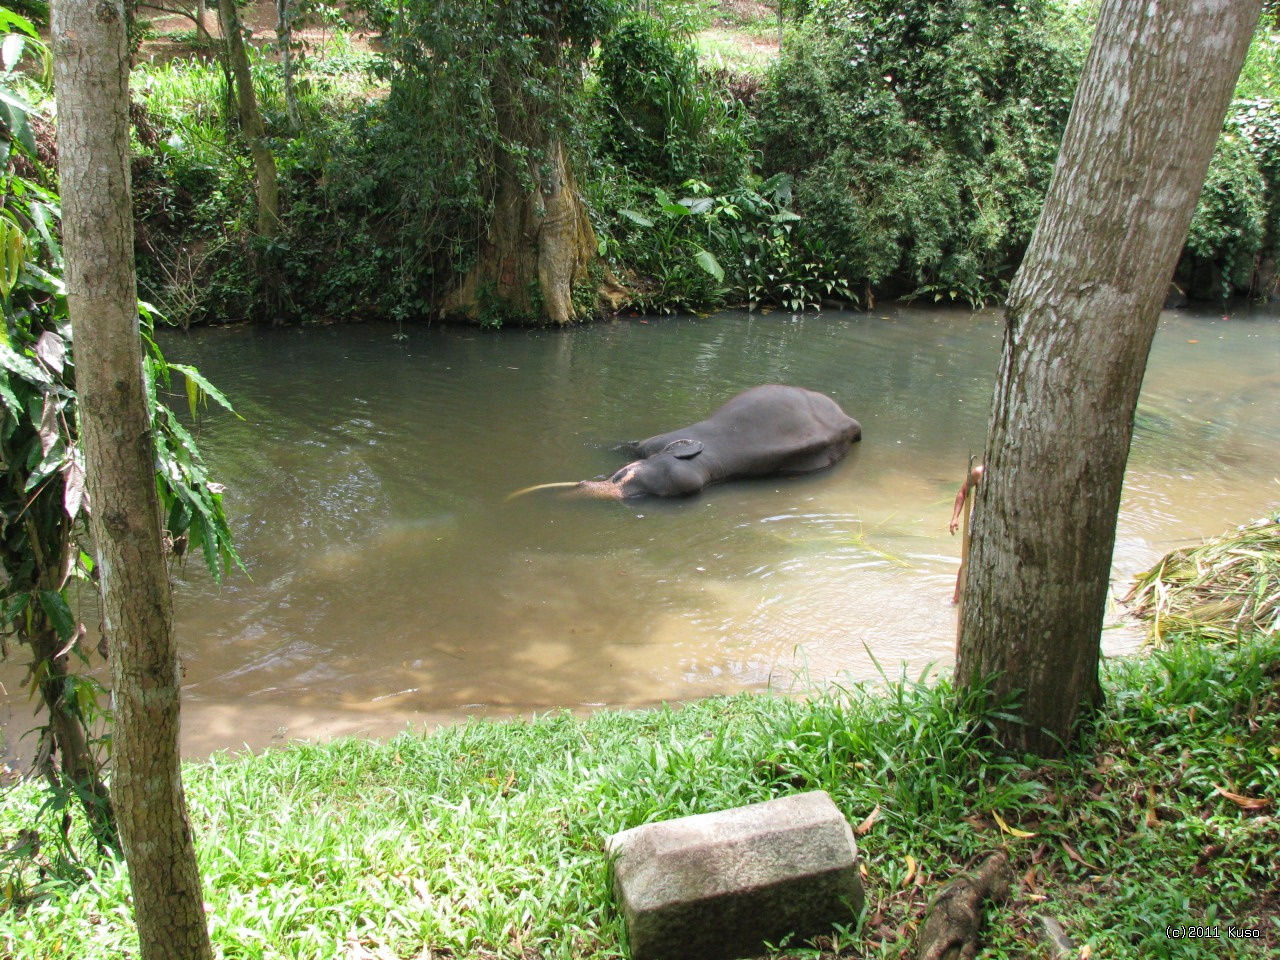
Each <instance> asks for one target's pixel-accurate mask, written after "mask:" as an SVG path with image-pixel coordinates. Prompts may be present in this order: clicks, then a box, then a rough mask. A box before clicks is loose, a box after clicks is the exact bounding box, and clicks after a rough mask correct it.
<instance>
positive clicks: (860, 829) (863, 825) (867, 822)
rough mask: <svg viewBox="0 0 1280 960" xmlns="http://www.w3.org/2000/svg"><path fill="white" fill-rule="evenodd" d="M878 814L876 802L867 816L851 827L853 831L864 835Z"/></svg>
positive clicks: (861, 835) (878, 808)
mask: <svg viewBox="0 0 1280 960" xmlns="http://www.w3.org/2000/svg"><path fill="white" fill-rule="evenodd" d="M878 816H880V804H878V803H877V804H876V808H875V809H874V810H872V811H871V812H870V813H868V814H867V818H866V819H865V820H863V821H862V822H861V823H860V824H858V825H857V826H856V827H854V828H853V832H854V833H856V834H857V835H858V836H860V837H865V836H866V835H867V831H869V830H870V829H871V825H872V824H873V823H875V822H876V818H877V817H878Z"/></svg>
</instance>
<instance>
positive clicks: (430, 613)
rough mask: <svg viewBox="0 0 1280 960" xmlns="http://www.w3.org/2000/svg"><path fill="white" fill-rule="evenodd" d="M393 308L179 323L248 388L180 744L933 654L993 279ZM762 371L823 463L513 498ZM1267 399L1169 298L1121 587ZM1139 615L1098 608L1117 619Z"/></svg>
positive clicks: (1258, 444)
mask: <svg viewBox="0 0 1280 960" xmlns="http://www.w3.org/2000/svg"><path fill="white" fill-rule="evenodd" d="M393 332H394V329H393V328H392V327H389V326H382V325H360V326H328V327H307V328H292V329H276V330H271V329H261V328H249V327H241V328H232V329H222V330H205V331H200V332H196V333H192V334H190V335H188V336H183V335H171V336H167V337H165V338H164V342H163V346H164V348H165V349H166V351H167V353H168V356H169V358H170V359H171V360H175V361H183V362H194V363H196V364H197V365H198V366H199V367H200V368H201V369H202V370H203V371H204V372H205V373H206V374H207V375H208V376H209V377H210V378H212V379H213V381H214V382H216V383H218V384H219V385H220V386H221V388H222V389H223V390H224V391H225V392H226V393H227V394H228V396H230V397H231V398H232V399H233V401H234V402H235V404H236V406H237V408H238V410H239V412H240V414H241V415H242V416H243V417H244V419H243V420H236V419H234V418H232V417H229V416H225V415H214V416H211V417H209V418H208V419H207V421H206V422H205V423H204V425H203V427H202V436H201V443H202V446H203V448H204V450H205V452H206V455H207V457H208V459H209V461H210V462H211V464H212V466H213V471H214V473H215V474H216V476H217V477H218V478H219V479H221V480H222V481H223V482H225V483H226V484H227V487H228V490H227V495H226V503H227V507H228V510H229V512H230V514H231V515H232V517H233V526H234V528H235V531H236V535H237V538H238V543H239V549H240V552H241V555H242V556H243V558H244V561H245V565H246V567H247V568H248V575H247V576H246V575H244V574H239V573H237V574H234V575H232V576H230V577H229V578H227V580H226V581H225V583H223V584H222V585H221V586H220V587H219V586H217V585H215V584H213V583H212V582H211V581H210V579H209V578H208V577H207V576H206V575H205V574H204V572H203V571H202V570H201V569H200V568H199V565H198V564H197V563H196V562H192V563H190V564H189V565H188V567H187V568H186V570H185V571H183V572H182V573H181V575H180V578H179V583H178V586H177V623H178V633H179V643H180V648H181V656H182V670H183V678H184V691H183V692H184V707H183V709H184V721H183V723H184V727H183V747H184V750H185V751H186V752H187V753H188V754H189V755H193V756H198V755H202V754H205V753H207V752H209V751H211V750H215V749H219V748H235V747H239V746H241V745H244V744H248V745H249V746H251V747H255V748H256V747H261V746H264V745H266V744H269V743H271V742H278V741H281V740H287V739H292V738H298V737H314V736H322V735H330V734H348V733H360V734H374V735H378V734H387V733H392V732H395V731H397V730H399V729H402V728H403V727H404V726H405V725H406V724H415V725H421V724H432V723H437V722H442V721H447V720H450V719H455V718H461V717H466V716H473V715H497V716H505V715H511V714H527V713H530V712H535V711H546V710H551V709H556V708H562V707H567V708H571V709H574V710H588V709H592V708H596V707H600V706H604V705H611V706H633V705H635V706H638V705H649V704H654V703H657V702H661V701H679V700H685V699H688V698H692V697H700V696H704V695H707V694H714V693H723V692H730V691H737V690H742V689H765V688H773V689H775V690H783V691H787V690H793V689H799V688H802V687H803V686H804V685H806V684H807V683H808V682H809V681H811V680H825V679H836V680H839V679H842V678H849V677H852V678H866V677H874V676H876V675H877V673H878V671H880V670H883V671H885V672H887V673H889V674H890V675H892V674H896V673H897V672H898V671H899V669H901V668H902V667H903V665H904V664H905V665H906V669H908V670H910V671H911V672H912V673H918V672H920V671H921V670H923V669H925V668H926V666H927V665H929V664H931V663H936V664H939V665H941V666H942V667H945V666H947V665H948V664H949V663H950V661H951V659H952V656H953V652H954V637H955V611H954V608H953V607H952V606H951V603H950V600H951V592H952V586H953V583H954V576H955V570H956V564H957V557H958V555H959V541H958V538H953V537H951V536H949V535H948V533H947V521H948V519H949V517H950V513H951V503H952V499H953V497H954V495H955V491H956V488H957V486H958V484H959V482H960V480H961V479H962V478H963V476H964V473H965V467H966V464H967V461H968V458H969V456H970V454H976V453H979V452H980V451H981V448H982V443H983V439H984V436H985V432H986V426H987V411H988V408H989V404H990V400H991V391H992V383H993V379H994V374H995V370H996V364H997V360H998V355H999V349H1000V338H1001V315H1000V313H999V312H998V311H985V312H979V313H976V314H971V313H968V312H964V311H954V310H943V311H939V310H927V309H919V308H914V307H910V306H902V307H892V308H889V309H887V310H881V311H876V312H873V313H852V312H850V313H827V314H824V315H821V316H814V315H806V316H799V317H792V316H789V315H786V314H778V313H774V314H771V315H766V316H762V315H758V314H757V315H749V314H745V313H726V314H721V315H718V316H715V317H711V318H708V319H686V318H672V319H650V320H648V321H636V320H632V321H625V322H619V323H611V324H601V325H597V326H593V327H589V328H584V329H578V330H570V331H565V332H552V331H540V332H524V331H502V332H499V333H496V334H495V333H481V332H477V331H472V330H465V329H457V328H444V329H440V328H418V327H414V328H410V329H409V330H408V335H409V336H408V340H407V341H404V342H397V341H396V340H395V339H393V337H392V334H393ZM767 382H779V383H792V384H798V385H802V386H806V387H811V388H813V389H816V390H820V391H823V392H826V393H829V394H830V395H832V396H833V397H835V398H837V399H838V400H839V401H840V403H841V404H842V405H843V406H844V407H845V409H846V410H847V411H848V412H849V413H850V414H851V415H852V416H854V417H856V418H858V419H859V420H860V421H861V422H862V425H863V430H864V439H863V441H862V443H861V444H859V445H857V446H856V447H855V448H854V452H853V454H852V455H851V456H850V457H849V458H848V459H847V460H846V461H845V462H843V463H841V464H839V465H838V466H836V467H835V468H834V469H831V470H829V471H826V472H824V473H821V474H818V475H813V476H809V477H803V478H791V479H778V480H764V481H751V482H740V483H732V484H724V485H720V486H717V487H713V488H710V489H708V490H706V491H705V492H704V493H703V494H701V495H700V496H697V497H694V498H691V499H685V500H678V501H653V500H649V501H639V502H627V503H616V502H599V501H595V502H592V501H577V500H572V499H568V498H565V497H564V496H562V495H561V494H559V493H557V492H556V491H544V492H541V493H538V494H531V495H529V496H527V497H524V498H522V499H518V500H515V501H513V502H511V503H504V501H503V498H504V497H505V495H506V494H508V493H509V492H511V491H512V490H515V489H517V488H520V487H524V486H527V485H529V484H535V483H541V482H546V481H555V480H577V479H582V478H588V477H594V476H597V475H600V474H608V473H611V472H612V471H613V470H614V469H616V467H618V466H619V465H621V464H622V463H623V462H625V459H626V457H625V455H624V454H623V453H621V452H620V451H618V450H616V449H615V447H616V445H617V444H619V443H620V442H621V441H625V440H628V439H639V438H643V437H646V436H649V435H652V434H655V433H659V432H663V431H666V430H670V429H673V428H675V427H677V426H679V425H681V424H684V423H688V422H692V421H694V420H698V419H701V418H702V417H704V416H705V415H706V414H707V413H709V412H710V411H711V410H713V409H714V408H715V407H716V406H718V405H719V404H720V403H722V402H723V401H724V400H726V399H728V398H729V397H730V396H732V395H733V394H735V393H737V392H738V391H740V390H742V389H745V388H746V387H749V386H753V385H755V384H759V383H767ZM1278 409H1280V322H1277V320H1276V318H1275V316H1274V315H1271V314H1258V315H1249V314H1248V313H1245V314H1241V315H1237V316H1234V317H1233V318H1232V319H1230V320H1225V319H1223V318H1222V317H1221V315H1220V314H1219V313H1210V314H1201V315H1197V314H1181V313H1169V314H1166V315H1165V316H1164V317H1163V318H1162V322H1161V329H1160V332H1159V334H1158V336H1157V338H1156V342H1155V346H1154V349H1153V354H1152V358H1151V363H1150V366H1149V368H1148V373H1147V378H1146V387H1145V389H1144V392H1143V395H1142V401H1141V407H1140V411H1139V418H1138V425H1137V433H1136V437H1135V442H1134V447H1133V455H1132V458H1131V461H1130V467H1129V474H1128V478H1127V482H1126V487H1125V497H1124V503H1123V506H1122V511H1121V517H1120V524H1119V535H1118V541H1117V547H1116V553H1115V565H1114V576H1115V579H1116V581H1117V592H1123V581H1124V580H1125V578H1127V577H1129V576H1131V575H1132V574H1133V573H1135V572H1137V571H1138V570H1140V569H1143V568H1144V567H1146V566H1148V565H1149V564H1150V563H1151V562H1152V561H1153V560H1155V559H1156V558H1157V557H1158V556H1159V555H1161V554H1163V553H1164V552H1166V551H1167V550H1169V549H1171V548H1172V547H1174V546H1176V545H1178V544H1182V543H1185V542H1188V541H1195V540H1198V539H1200V538H1203V537H1207V536H1212V535H1215V534H1218V533H1221V532H1222V531H1224V530H1226V529H1228V528H1230V527H1231V526H1233V525H1235V524H1237V523H1241V522H1244V521H1247V520H1249V519H1252V518H1254V517H1257V516H1260V515H1262V514H1264V513H1265V512H1266V511H1268V510H1269V509H1274V508H1275V507H1276V506H1277V504H1280V481H1278V479H1277V478H1278V477H1280V416H1278V415H1277V413H1278ZM1080 441H1081V442H1082V443H1087V442H1088V438H1087V437H1081V438H1080ZM1114 619H1115V618H1114V617H1113V620H1114ZM1136 643H1137V639H1136V633H1135V631H1133V630H1131V629H1126V628H1124V627H1123V626H1116V627H1114V628H1112V629H1109V630H1108V631H1107V636H1106V640H1105V648H1106V649H1107V650H1108V651H1111V652H1116V651H1122V650H1127V649H1132V648H1133V647H1134V646H1135V645H1136ZM13 659H15V658H11V662H10V663H8V664H5V665H4V667H3V671H4V672H3V674H0V678H2V679H3V681H4V684H5V690H6V693H5V696H6V702H5V704H4V705H3V709H4V711H5V713H4V719H5V728H6V729H5V734H6V738H7V739H8V740H10V741H11V743H10V746H9V750H10V756H11V757H12V756H13V755H14V747H13V743H12V741H13V740H14V739H15V737H16V736H17V735H18V734H19V733H21V732H22V730H24V729H26V728H27V727H28V726H29V725H30V717H29V714H28V713H26V712H24V711H25V710H26V708H25V707H23V706H22V704H23V701H24V697H25V695H24V693H23V692H22V691H21V690H20V689H18V687H19V683H18V681H19V680H20V677H21V671H20V670H19V669H18V667H17V665H16V663H14V662H12V660H13ZM16 659H20V655H19V657H17V658H16Z"/></svg>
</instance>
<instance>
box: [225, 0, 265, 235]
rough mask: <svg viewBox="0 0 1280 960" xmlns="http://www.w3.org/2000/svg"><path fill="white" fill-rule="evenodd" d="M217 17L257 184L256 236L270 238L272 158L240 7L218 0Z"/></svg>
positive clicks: (232, 1)
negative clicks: (245, 42) (246, 47)
mask: <svg viewBox="0 0 1280 960" xmlns="http://www.w3.org/2000/svg"><path fill="white" fill-rule="evenodd" d="M218 19H219V22H220V23H221V25H222V36H223V38H224V40H225V41H226V44H227V59H228V60H229V61H230V63H231V72H232V74H233V75H234V76H235V80H236V105H237V108H238V112H239V114H240V129H241V131H242V132H243V133H244V138H245V140H247V141H248V143H249V155H250V156H251V157H252V158H253V172H254V178H255V179H256V181H257V184H258V236H260V237H266V238H270V237H274V236H275V235H276V234H277V233H278V232H279V230H280V195H279V185H278V184H277V182H276V158H275V156H274V155H273V154H272V153H271V147H270V145H269V144H268V142H267V129H266V127H265V126H264V125H263V123H262V112H261V111H260V110H259V109H258V98H257V96H256V94H255V93H254V91H253V75H252V73H251V72H250V70H249V52H248V50H246V49H245V44H244V30H243V28H242V27H241V25H240V11H239V10H238V9H237V8H236V3H235V0H218Z"/></svg>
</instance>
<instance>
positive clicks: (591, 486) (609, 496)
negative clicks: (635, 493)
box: [575, 480, 622, 500]
mask: <svg viewBox="0 0 1280 960" xmlns="http://www.w3.org/2000/svg"><path fill="white" fill-rule="evenodd" d="M575 486H576V487H577V492H578V493H580V494H582V496H584V497H594V498H596V499H597V500H621V499H622V486H621V485H620V484H617V483H614V482H613V481H612V480H583V481H582V482H581V483H578V484H575Z"/></svg>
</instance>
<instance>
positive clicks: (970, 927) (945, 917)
mask: <svg viewBox="0 0 1280 960" xmlns="http://www.w3.org/2000/svg"><path fill="white" fill-rule="evenodd" d="M1009 883H1010V871H1009V858H1008V857H1007V856H1005V854H1004V853H1003V852H999V853H993V854H991V856H989V857H987V859H986V860H984V861H983V863H982V866H980V867H979V868H978V869H977V870H976V871H973V872H971V873H967V874H963V875H962V876H959V877H957V878H956V879H954V880H952V881H951V882H950V883H948V884H947V885H946V886H944V887H943V888H942V889H941V890H939V891H938V892H937V893H936V894H935V895H934V897H933V899H932V900H930V901H929V905H928V906H927V907H926V908H925V917H924V925H923V926H922V927H921V928H920V935H919V937H918V938H917V940H916V947H917V951H918V952H917V953H916V960H971V958H972V957H974V956H976V955H977V952H978V929H979V928H980V927H981V926H982V902H983V901H984V900H991V901H992V902H993V903H999V902H1000V901H1002V900H1004V899H1005V898H1007V897H1008V896H1009Z"/></svg>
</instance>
